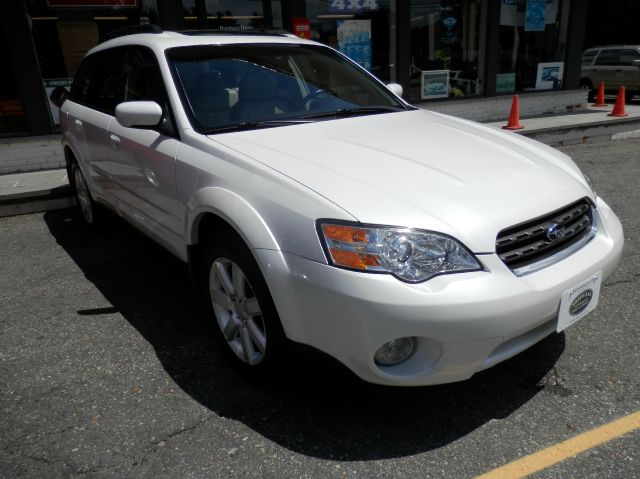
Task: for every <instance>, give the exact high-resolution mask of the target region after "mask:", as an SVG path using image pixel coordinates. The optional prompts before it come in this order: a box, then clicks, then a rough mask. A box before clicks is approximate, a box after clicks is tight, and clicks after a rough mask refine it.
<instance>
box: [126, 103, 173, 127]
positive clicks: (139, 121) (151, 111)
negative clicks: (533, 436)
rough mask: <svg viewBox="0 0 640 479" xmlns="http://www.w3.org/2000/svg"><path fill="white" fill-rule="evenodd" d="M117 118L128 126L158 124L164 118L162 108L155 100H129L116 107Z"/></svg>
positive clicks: (151, 125)
mask: <svg viewBox="0 0 640 479" xmlns="http://www.w3.org/2000/svg"><path fill="white" fill-rule="evenodd" d="M116 120H117V121H118V123H120V124H121V125H122V126H125V127H127V128H129V127H133V126H140V127H153V126H157V125H158V123H160V120H162V108H160V105H158V104H157V103H156V102H155V101H127V102H124V103H120V104H119V105H118V106H117V107H116Z"/></svg>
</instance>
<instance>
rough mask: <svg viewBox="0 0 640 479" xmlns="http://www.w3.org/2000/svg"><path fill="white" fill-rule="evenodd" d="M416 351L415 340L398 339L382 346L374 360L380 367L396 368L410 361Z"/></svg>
mask: <svg viewBox="0 0 640 479" xmlns="http://www.w3.org/2000/svg"><path fill="white" fill-rule="evenodd" d="M415 349H416V340H415V338H398V339H394V340H393V341H389V342H388V343H385V344H383V345H382V346H380V349H378V350H377V351H376V354H375V355H374V356H373V359H374V361H375V362H376V364H377V365H379V366H394V365H396V364H398V363H401V362H402V361H405V360H406V359H408V358H409V356H411V355H412V354H413V351H414V350H415Z"/></svg>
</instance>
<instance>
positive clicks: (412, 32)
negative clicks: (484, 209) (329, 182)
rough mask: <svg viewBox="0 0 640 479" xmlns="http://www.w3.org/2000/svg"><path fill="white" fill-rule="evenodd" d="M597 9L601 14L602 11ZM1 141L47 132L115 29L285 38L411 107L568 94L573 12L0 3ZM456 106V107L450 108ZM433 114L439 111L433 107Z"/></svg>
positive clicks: (468, 1)
mask: <svg viewBox="0 0 640 479" xmlns="http://www.w3.org/2000/svg"><path fill="white" fill-rule="evenodd" d="M601 3H602V2H601ZM0 17H1V18H2V19H1V20H0V22H1V23H0V28H1V29H2V31H1V34H0V42H2V45H1V46H2V48H3V50H4V51H5V52H8V55H6V56H5V58H7V57H8V59H9V60H8V61H6V62H4V63H3V64H2V66H1V67H0V68H2V69H3V71H2V75H0V77H1V80H0V82H1V83H0V135H4V136H7V135H20V134H46V133H51V132H54V131H56V123H57V116H56V114H57V112H56V109H55V108H51V106H50V104H49V102H48V100H47V93H48V92H49V91H51V89H53V88H54V87H55V86H57V85H69V84H70V82H71V79H72V78H73V75H74V73H75V71H76V69H77V68H78V65H79V63H80V61H81V59H82V57H83V55H84V54H85V53H86V51H87V50H89V49H90V48H91V47H93V46H94V45H96V44H97V43H98V42H99V41H100V38H101V37H102V36H104V35H105V34H108V33H109V32H112V31H114V30H117V29H119V28H122V27H127V26H132V25H139V24H147V23H148V24H157V25H159V26H160V27H161V28H163V29H167V30H185V29H188V30H195V29H215V30H228V31H249V30H256V29H284V30H287V31H292V32H295V33H296V34H300V35H305V36H307V37H309V38H311V39H313V40H316V41H319V42H321V43H324V44H327V45H330V46H332V47H334V48H337V49H339V50H340V51H342V52H343V53H345V54H346V55H348V56H349V57H351V58H352V59H353V60H354V61H356V62H358V63H359V64H361V65H362V66H363V67H365V68H367V69H368V70H369V71H371V72H372V73H373V74H374V75H376V76H377V77H378V78H380V79H381V80H382V81H384V82H396V83H400V84H401V85H402V86H403V89H404V96H405V98H406V99H407V100H408V101H410V102H412V103H422V102H427V103H430V104H432V105H434V107H435V106H438V105H440V104H441V103H442V102H446V103H451V104H453V103H454V102H464V101H469V100H477V99H482V98H493V97H500V96H510V95H512V94H514V93H520V94H523V95H526V94H528V93H536V94H540V93H541V92H550V93H555V94H556V96H555V97H554V100H553V101H554V102H555V101H557V100H556V99H555V98H557V97H558V92H563V91H570V90H573V89H576V88H578V84H579V77H580V62H581V53H582V50H583V44H584V38H585V35H584V34H585V25H586V22H587V2H586V1H580V0H2V2H0ZM461 104H462V103H461ZM440 106H441V105H440Z"/></svg>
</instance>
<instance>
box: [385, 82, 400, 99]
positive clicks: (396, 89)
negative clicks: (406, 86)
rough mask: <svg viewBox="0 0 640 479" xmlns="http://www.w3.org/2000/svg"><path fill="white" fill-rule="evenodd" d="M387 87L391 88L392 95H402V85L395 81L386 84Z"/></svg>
mask: <svg viewBox="0 0 640 479" xmlns="http://www.w3.org/2000/svg"><path fill="white" fill-rule="evenodd" d="M387 88H388V89H389V90H391V93H393V94H394V95H396V96H399V97H402V85H399V84H397V83H389V84H388V85H387Z"/></svg>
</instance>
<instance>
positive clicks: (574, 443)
mask: <svg viewBox="0 0 640 479" xmlns="http://www.w3.org/2000/svg"><path fill="white" fill-rule="evenodd" d="M636 429H640V411H637V412H634V413H633V414H629V415H628V416H625V417H623V418H620V419H617V420H615V421H613V422H610V423H608V424H604V425H602V426H600V427H597V428H595V429H592V430H590V431H587V432H583V433H582V434H578V435H577V436H574V437H572V438H571V439H567V440H566V441H563V442H560V443H558V444H554V445H553V446H549V447H547V448H546V449H543V450H542V451H538V452H535V453H533V454H530V455H528V456H525V457H523V458H520V459H517V460H515V461H513V462H510V463H509V464H505V465H504V466H502V467H498V468H497V469H494V470H493V471H489V472H487V473H485V474H482V475H480V476H477V477H476V479H520V478H523V477H527V476H528V475H530V474H533V473H535V472H538V471H542V470H543V469H546V468H548V467H551V466H553V465H554V464H557V463H559V462H562V461H564V460H566V459H569V458H570V457H574V456H577V455H578V454H580V453H581V452H584V451H588V450H589V449H593V448H594V447H597V446H600V445H601V444H604V443H605V442H608V441H611V440H612V439H615V438H617V437H620V436H623V435H625V434H627V433H630V432H632V431H635V430H636Z"/></svg>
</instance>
